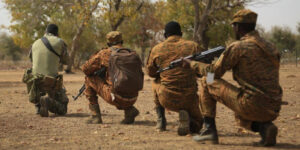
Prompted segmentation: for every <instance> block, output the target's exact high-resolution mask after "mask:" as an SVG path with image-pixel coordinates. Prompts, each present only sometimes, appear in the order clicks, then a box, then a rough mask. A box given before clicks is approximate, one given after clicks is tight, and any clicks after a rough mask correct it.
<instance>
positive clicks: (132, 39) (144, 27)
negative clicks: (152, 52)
mask: <svg viewBox="0 0 300 150" xmlns="http://www.w3.org/2000/svg"><path fill="white" fill-rule="evenodd" d="M143 6H144V7H142V8H141V9H140V11H139V13H137V14H136V16H135V17H132V18H131V19H127V20H126V21H124V24H123V25H122V26H120V30H121V31H122V32H123V33H124V34H123V35H124V39H126V43H128V44H129V45H130V46H132V47H134V46H135V47H137V48H139V49H140V50H141V51H140V56H141V60H142V62H143V63H145V58H146V53H147V49H148V48H151V40H152V39H153V33H155V32H159V31H161V30H162V29H163V23H162V22H161V21H160V20H159V17H158V16H159V15H155V14H154V12H155V11H156V7H157V4H156V3H151V2H150V1H149V0H147V1H146V0H145V1H144V4H143Z"/></svg>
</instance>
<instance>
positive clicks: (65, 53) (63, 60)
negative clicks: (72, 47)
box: [60, 42, 70, 65]
mask: <svg viewBox="0 0 300 150" xmlns="http://www.w3.org/2000/svg"><path fill="white" fill-rule="evenodd" d="M69 60H70V56H69V54H68V50H67V44H66V43H65V42H63V46H62V53H61V57H60V62H61V63H62V64H64V65H67V64H68V63H69Z"/></svg>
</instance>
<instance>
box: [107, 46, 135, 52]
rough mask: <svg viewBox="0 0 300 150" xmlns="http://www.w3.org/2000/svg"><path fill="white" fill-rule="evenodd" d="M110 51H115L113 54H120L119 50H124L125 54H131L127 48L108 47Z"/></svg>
mask: <svg viewBox="0 0 300 150" xmlns="http://www.w3.org/2000/svg"><path fill="white" fill-rule="evenodd" d="M110 49H111V50H112V51H115V52H117V53H118V52H120V51H121V50H126V51H127V52H129V53H130V52H131V49H129V48H114V47H110Z"/></svg>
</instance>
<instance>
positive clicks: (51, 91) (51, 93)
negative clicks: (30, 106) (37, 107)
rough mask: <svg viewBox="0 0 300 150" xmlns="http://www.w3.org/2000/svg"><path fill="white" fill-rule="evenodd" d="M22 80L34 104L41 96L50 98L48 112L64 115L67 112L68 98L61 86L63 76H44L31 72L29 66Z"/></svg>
mask: <svg viewBox="0 0 300 150" xmlns="http://www.w3.org/2000/svg"><path fill="white" fill-rule="evenodd" d="M22 81H23V82H24V83H25V84H26V85H27V92H28V95H29V101H30V102H31V103H34V104H39V103H40V98H41V97H42V96H48V97H49V99H50V102H49V105H50V106H48V109H49V111H50V112H52V113H55V114H59V115H64V114H66V113H67V105H68V103H69V99H68V97H67V95H66V90H65V88H64V87H63V76H62V75H57V76H56V77H51V76H45V75H42V74H33V73H32V70H31V68H29V69H26V70H25V73H24V75H23V79H22Z"/></svg>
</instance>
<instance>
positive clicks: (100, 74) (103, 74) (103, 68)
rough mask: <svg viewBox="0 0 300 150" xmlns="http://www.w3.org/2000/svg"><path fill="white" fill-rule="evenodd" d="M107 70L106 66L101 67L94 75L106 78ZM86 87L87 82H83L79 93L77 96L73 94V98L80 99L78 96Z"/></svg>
mask: <svg viewBox="0 0 300 150" xmlns="http://www.w3.org/2000/svg"><path fill="white" fill-rule="evenodd" d="M105 72H106V67H101V69H100V70H97V71H95V72H94V73H93V75H94V76H98V77H100V78H104V77H105ZM85 89H86V87H85V84H83V85H82V87H81V88H80V89H79V91H78V94H77V95H76V96H72V97H73V100H74V101H76V100H77V99H78V97H79V96H80V95H81V94H82V93H83V92H84V90H85Z"/></svg>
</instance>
